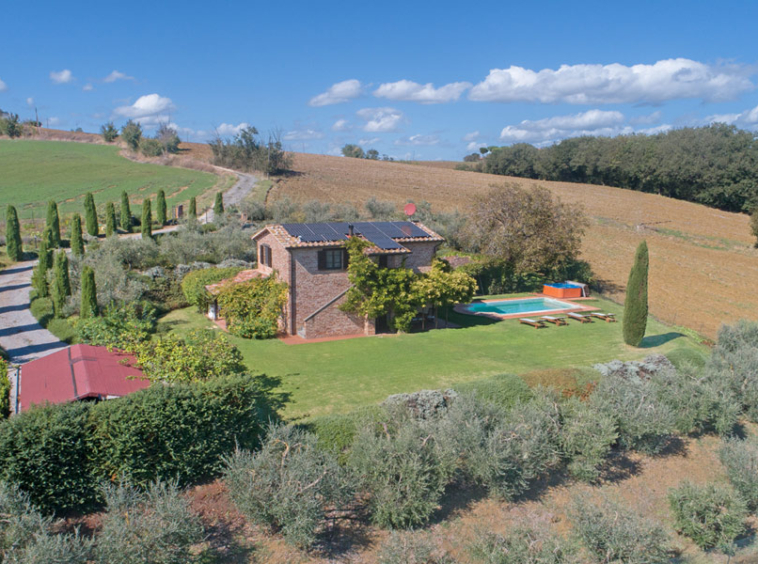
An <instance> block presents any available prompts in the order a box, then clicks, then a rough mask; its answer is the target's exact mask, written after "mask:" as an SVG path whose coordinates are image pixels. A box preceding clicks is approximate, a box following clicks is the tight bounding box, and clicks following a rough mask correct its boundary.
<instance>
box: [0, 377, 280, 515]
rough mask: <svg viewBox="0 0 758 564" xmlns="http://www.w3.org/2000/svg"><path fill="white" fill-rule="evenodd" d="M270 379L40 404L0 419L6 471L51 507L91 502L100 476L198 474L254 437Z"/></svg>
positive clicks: (265, 410)
mask: <svg viewBox="0 0 758 564" xmlns="http://www.w3.org/2000/svg"><path fill="white" fill-rule="evenodd" d="M264 382H265V379H264V378H253V377H250V376H234V377H230V378H221V379H216V380H212V381H208V382H204V383H202V384H193V385H173V386H166V385H160V384H155V385H153V386H151V387H150V388H147V389H145V390H142V391H139V392H136V393H134V394H131V395H129V396H126V397H124V398H119V399H114V400H110V401H105V402H101V403H98V404H92V403H85V402H76V403H71V404H62V405H48V406H44V407H34V408H32V409H31V410H29V411H27V412H24V413H22V414H20V415H17V416H15V417H13V418H11V419H10V420H8V421H7V422H4V423H2V424H0V460H3V464H2V467H0V480H5V481H8V482H11V483H15V484H18V486H19V487H20V488H21V489H22V490H23V491H25V492H27V493H28V494H29V496H30V497H31V500H32V502H33V503H34V504H35V505H36V506H38V507H39V508H40V509H42V510H43V511H45V512H46V513H50V512H54V511H68V510H72V509H84V508H87V507H88V506H92V505H93V504H94V503H96V502H97V501H98V498H99V496H100V488H99V486H100V484H101V483H102V482H103V481H107V482H120V481H129V482H130V483H132V484H134V485H137V486H146V485H148V484H149V483H150V482H152V481H154V480H155V479H157V478H162V479H176V480H178V482H179V483H180V484H190V483H195V482H197V481H198V480H202V479H204V478H207V477H209V476H213V475H216V474H217V473H219V471H220V469H221V467H222V462H221V458H222V457H223V456H224V455H227V454H230V453H231V452H232V451H234V449H235V446H237V445H239V446H240V447H241V448H246V449H252V448H254V447H256V446H257V445H258V442H259V439H260V436H261V434H262V432H263V429H264V426H265V425H267V424H268V422H269V420H271V419H274V418H275V417H276V413H275V411H274V410H273V409H272V407H271V404H270V402H269V395H268V387H267V384H265V383H264Z"/></svg>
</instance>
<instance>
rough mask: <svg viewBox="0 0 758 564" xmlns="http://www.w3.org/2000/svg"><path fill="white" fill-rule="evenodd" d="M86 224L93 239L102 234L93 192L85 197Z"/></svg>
mask: <svg viewBox="0 0 758 564" xmlns="http://www.w3.org/2000/svg"><path fill="white" fill-rule="evenodd" d="M84 222H85V225H86V226H87V233H89V234H90V235H91V236H92V237H97V236H98V235H99V234H100V227H99V226H98V224H97V208H96V207H95V197H94V196H93V195H92V192H87V195H86V196H84Z"/></svg>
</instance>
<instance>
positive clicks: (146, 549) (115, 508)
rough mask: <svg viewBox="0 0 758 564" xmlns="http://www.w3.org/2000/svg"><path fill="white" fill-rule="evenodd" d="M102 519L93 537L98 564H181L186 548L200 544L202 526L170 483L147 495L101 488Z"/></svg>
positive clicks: (155, 485) (119, 488) (155, 487)
mask: <svg viewBox="0 0 758 564" xmlns="http://www.w3.org/2000/svg"><path fill="white" fill-rule="evenodd" d="M103 495H104V498H105V502H106V513H105V515H104V517H103V523H102V529H101V530H100V534H99V535H98V536H97V549H96V551H95V554H96V556H97V560H98V562H104V563H105V562H108V563H109V564H138V563H143V562H151V563H154V564H185V563H186V562H191V561H192V560H193V558H192V556H193V555H192V553H191V551H190V548H191V546H192V545H193V544H196V543H198V542H200V541H202V540H203V526H202V524H201V522H200V519H198V517H197V516H196V515H195V514H194V513H192V511H191V510H190V507H189V501H188V500H187V499H186V498H184V497H183V496H182V495H181V492H180V491H179V488H178V487H177V485H176V484H175V483H173V482H168V483H167V482H160V481H158V482H154V483H151V484H150V485H149V486H148V487H147V489H146V491H144V492H143V491H139V490H137V489H135V488H133V487H131V486H129V485H121V486H115V485H109V486H106V487H105V488H104V491H103Z"/></svg>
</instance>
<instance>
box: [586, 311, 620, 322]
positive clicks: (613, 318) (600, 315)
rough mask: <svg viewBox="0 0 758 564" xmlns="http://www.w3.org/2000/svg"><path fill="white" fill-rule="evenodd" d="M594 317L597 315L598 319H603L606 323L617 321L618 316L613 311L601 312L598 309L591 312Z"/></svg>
mask: <svg viewBox="0 0 758 564" xmlns="http://www.w3.org/2000/svg"><path fill="white" fill-rule="evenodd" d="M590 315H591V316H592V317H597V318H598V319H602V320H603V321H605V322H606V323H616V316H615V315H614V314H612V313H600V312H598V311H595V312H592V313H590Z"/></svg>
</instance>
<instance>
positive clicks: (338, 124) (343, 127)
mask: <svg viewBox="0 0 758 564" xmlns="http://www.w3.org/2000/svg"><path fill="white" fill-rule="evenodd" d="M351 129H353V126H352V125H350V122H349V121H347V120H346V119H338V120H337V121H335V122H334V125H332V131H350V130H351Z"/></svg>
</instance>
